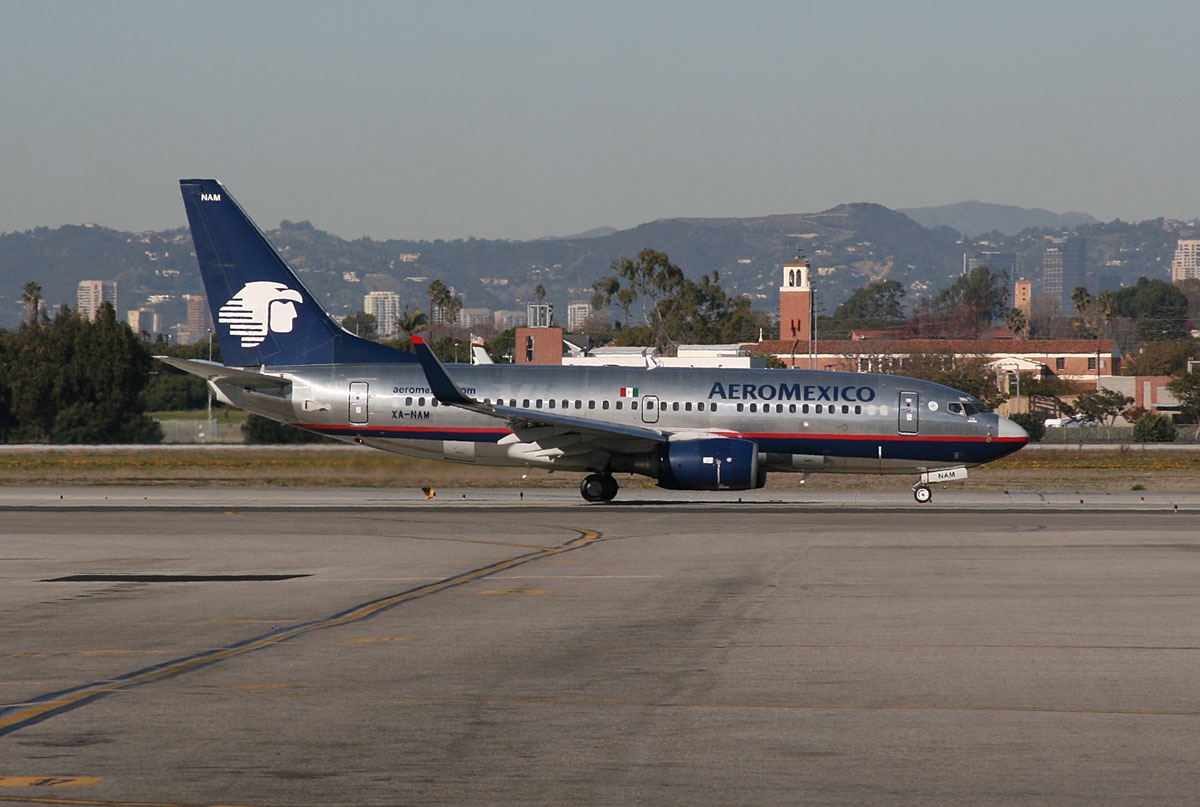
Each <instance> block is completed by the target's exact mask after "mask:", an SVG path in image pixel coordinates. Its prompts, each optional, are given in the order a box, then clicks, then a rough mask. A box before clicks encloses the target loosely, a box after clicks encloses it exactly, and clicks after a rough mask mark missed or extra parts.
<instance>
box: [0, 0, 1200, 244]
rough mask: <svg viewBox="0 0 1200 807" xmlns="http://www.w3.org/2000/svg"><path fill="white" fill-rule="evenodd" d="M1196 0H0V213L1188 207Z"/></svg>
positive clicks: (2, 220)
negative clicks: (239, 208) (212, 195)
mask: <svg viewBox="0 0 1200 807" xmlns="http://www.w3.org/2000/svg"><path fill="white" fill-rule="evenodd" d="M1198 34H1200V3H1197V2H1195V0H1189V1H1188V2H1156V1H1155V0H1150V1H1149V2H1146V1H1145V0H1143V2H1138V3H1134V2H1132V1H1131V0H1130V1H1122V2H1111V1H1110V0H1093V1H1092V2H1060V1H1059V0H1031V1H1030V2H1023V1H1022V0H1007V2H1005V1H1004V0H996V2H986V3H985V2H970V1H967V0H958V2H925V1H923V0H906V1H905V2H857V1H856V0H831V2H786V1H782V0H781V2H754V0H739V2H736V3H734V2H712V3H709V2H677V3H665V2H647V0H639V1H638V2H630V3H625V2H612V1H611V0H607V1H606V2H603V3H601V2H593V3H580V2H565V1H563V0H560V1H559V2H500V1H496V2H480V3H468V2H452V1H451V2H448V1H447V0H436V1H435V0H430V1H429V2H413V3H400V2H387V3H383V2H341V3H333V2H319V3H318V2H247V1H246V0H238V1H237V2H222V1H220V0H216V1H213V0H209V1H208V2H203V3H197V2H187V3H182V2H57V1H54V0H50V1H47V0H39V1H38V2H33V1H32V0H0V149H2V151H0V190H2V191H3V192H2V193H0V232H11V231H14V230H25V229H28V228H31V227H34V226H38V225H47V226H58V225H60V224H71V223H74V224H78V223H85V222H94V223H98V224H102V225H105V226H110V227H116V228H120V229H124V230H150V229H164V228H167V227H177V226H182V225H183V224H184V222H185V218H184V212H183V206H182V204H181V202H180V199H179V191H178V184H177V180H178V179H180V178H183V177H193V176H197V177H198V176H214V177H216V178H218V179H220V180H221V181H223V182H224V183H225V184H226V185H227V186H228V188H229V190H230V191H231V192H232V193H233V195H234V196H236V197H237V198H238V200H239V201H240V202H241V203H242V204H243V206H245V207H246V208H247V210H248V211H249V212H250V214H251V215H252V216H254V218H255V219H256V220H257V221H258V222H259V223H260V224H262V225H263V226H266V227H274V226H276V225H277V224H278V223H279V221H280V220H281V219H285V218H286V219H292V220H294V221H300V220H304V219H308V220H311V221H312V222H313V224H314V225H316V226H318V227H320V228H322V229H326V230H329V231H331V232H334V233H337V234H338V235H341V236H344V237H346V238H356V237H358V236H361V235H370V236H371V237H374V238H389V237H395V238H457V237H468V236H476V237H481V238H514V239H523V238H533V237H537V236H543V235H566V234H570V233H575V232H579V231H582V230H586V229H589V228H592V227H598V226H605V225H609V226H614V227H620V228H624V227H630V226H634V225H636V224H639V223H642V222H646V221H650V220H652V219H656V218H663V217H674V216H755V215H764V214H769V213H799V212H813V211H818V210H822V209H825V208H828V207H832V206H834V205H836V204H839V203H841V202H855V201H871V202H879V203H881V204H884V205H887V206H889V207H894V208H895V207H917V206H925V205H937V204H946V203H950V202H957V201H964V200H967V199H979V200H982V201H988V202H998V203H1003V204H1014V205H1020V206H1023V207H1044V208H1047V209H1050V210H1053V211H1056V212H1065V211H1067V210H1078V211H1083V212H1087V213H1091V214H1092V215H1095V216H1097V217H1099V218H1101V219H1105V220H1107V219H1111V218H1116V217H1120V218H1122V219H1125V220H1129V221H1140V220H1143V219H1148V218H1154V217H1157V216H1167V217H1178V218H1192V217H1196V216H1200V159H1198V156H1200V155H1198V152H1200V92H1198V83H1197V82H1198V79H1200V47H1197V44H1196V38H1197V36H1198Z"/></svg>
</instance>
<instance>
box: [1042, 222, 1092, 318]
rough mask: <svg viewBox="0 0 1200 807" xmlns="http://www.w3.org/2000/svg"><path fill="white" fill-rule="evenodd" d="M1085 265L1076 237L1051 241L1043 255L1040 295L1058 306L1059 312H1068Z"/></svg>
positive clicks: (1081, 242) (1082, 246)
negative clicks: (1055, 302)
mask: <svg viewBox="0 0 1200 807" xmlns="http://www.w3.org/2000/svg"><path fill="white" fill-rule="evenodd" d="M1086 278H1087V262H1086V251H1085V242H1084V239H1082V238H1079V237H1077V236H1067V237H1066V238H1053V239H1051V241H1050V246H1048V247H1046V251H1045V253H1044V254H1043V255H1042V291H1043V293H1044V294H1045V295H1046V296H1047V297H1049V298H1051V299H1053V300H1056V301H1057V302H1058V305H1059V310H1060V311H1064V312H1071V311H1074V310H1075V304H1074V303H1073V302H1071V293H1072V292H1074V291H1075V289H1076V288H1077V287H1079V286H1082V285H1084V283H1085V280H1086Z"/></svg>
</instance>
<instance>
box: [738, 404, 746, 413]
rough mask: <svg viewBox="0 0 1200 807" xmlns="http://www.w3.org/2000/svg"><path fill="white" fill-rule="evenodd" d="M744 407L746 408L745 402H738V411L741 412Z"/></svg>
mask: <svg viewBox="0 0 1200 807" xmlns="http://www.w3.org/2000/svg"><path fill="white" fill-rule="evenodd" d="M745 409H746V405H745V404H738V411H739V412H743V411H745Z"/></svg>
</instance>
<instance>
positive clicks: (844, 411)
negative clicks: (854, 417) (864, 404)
mask: <svg viewBox="0 0 1200 807" xmlns="http://www.w3.org/2000/svg"><path fill="white" fill-rule="evenodd" d="M842 414H843V415H848V414H850V405H849V404H842Z"/></svg>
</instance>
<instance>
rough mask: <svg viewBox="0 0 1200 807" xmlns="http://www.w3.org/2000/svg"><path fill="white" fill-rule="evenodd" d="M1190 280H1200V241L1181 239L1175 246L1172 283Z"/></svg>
mask: <svg viewBox="0 0 1200 807" xmlns="http://www.w3.org/2000/svg"><path fill="white" fill-rule="evenodd" d="M1189 278H1197V279H1200V240H1190V239H1187V240H1185V239H1180V240H1179V241H1177V242H1176V244H1175V258H1174V260H1172V261H1171V282H1172V283H1178V282H1179V281H1180V280H1187V279H1189Z"/></svg>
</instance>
